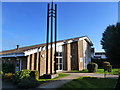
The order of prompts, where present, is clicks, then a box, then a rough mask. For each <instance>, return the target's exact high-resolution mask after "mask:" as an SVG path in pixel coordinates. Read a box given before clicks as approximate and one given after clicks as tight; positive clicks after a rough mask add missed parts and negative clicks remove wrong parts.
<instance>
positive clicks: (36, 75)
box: [30, 70, 39, 80]
mask: <svg viewBox="0 0 120 90" xmlns="http://www.w3.org/2000/svg"><path fill="white" fill-rule="evenodd" d="M30 76H31V77H33V78H34V79H36V80H38V79H39V72H38V71H37V70H32V71H31V72H30Z"/></svg>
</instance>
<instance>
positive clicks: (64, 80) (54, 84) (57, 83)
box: [38, 73, 118, 88]
mask: <svg viewBox="0 0 120 90" xmlns="http://www.w3.org/2000/svg"><path fill="white" fill-rule="evenodd" d="M65 74H70V75H69V76H66V77H63V78H59V79H57V80H53V81H51V82H47V83H44V84H42V85H40V86H39V87H38V88H58V87H60V86H62V85H63V84H65V83H68V82H70V81H71V80H73V79H76V78H78V77H80V76H91V77H99V78H104V74H95V73H65ZM106 78H116V79H118V75H106Z"/></svg>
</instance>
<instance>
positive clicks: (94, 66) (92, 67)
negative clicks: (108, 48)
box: [87, 62, 98, 72]
mask: <svg viewBox="0 0 120 90" xmlns="http://www.w3.org/2000/svg"><path fill="white" fill-rule="evenodd" d="M97 68H98V65H97V64H96V63H93V62H90V63H89V64H88V65H87V69H88V72H96V70H97Z"/></svg>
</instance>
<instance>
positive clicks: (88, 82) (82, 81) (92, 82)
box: [59, 77, 117, 89]
mask: <svg viewBox="0 0 120 90" xmlns="http://www.w3.org/2000/svg"><path fill="white" fill-rule="evenodd" d="M116 81H117V79H108V78H94V77H79V78H77V79H74V80H72V81H71V82H68V83H66V84H64V85H63V86H61V87H60V88H59V89H61V88H114V87H115V84H116Z"/></svg>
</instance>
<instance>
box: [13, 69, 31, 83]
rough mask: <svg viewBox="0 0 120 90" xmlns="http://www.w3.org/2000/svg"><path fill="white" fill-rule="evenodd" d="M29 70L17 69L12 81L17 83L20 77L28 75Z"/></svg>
mask: <svg viewBox="0 0 120 90" xmlns="http://www.w3.org/2000/svg"><path fill="white" fill-rule="evenodd" d="M30 72H31V71H30V70H27V69H23V70H21V71H17V72H16V73H15V75H14V78H13V81H14V83H19V82H20V80H21V79H23V78H25V77H30Z"/></svg>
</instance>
